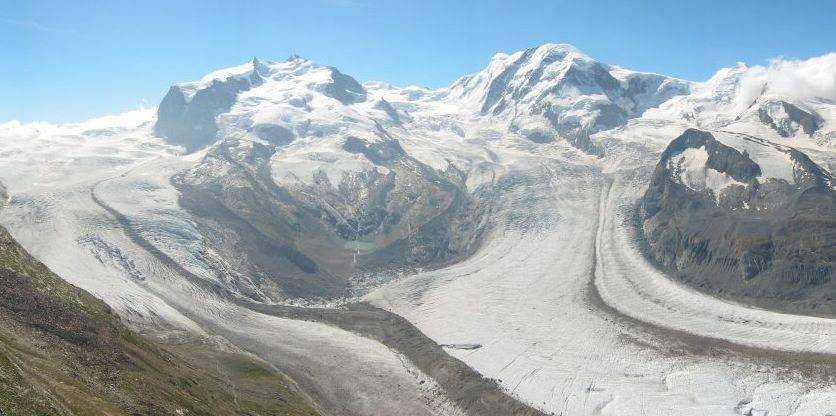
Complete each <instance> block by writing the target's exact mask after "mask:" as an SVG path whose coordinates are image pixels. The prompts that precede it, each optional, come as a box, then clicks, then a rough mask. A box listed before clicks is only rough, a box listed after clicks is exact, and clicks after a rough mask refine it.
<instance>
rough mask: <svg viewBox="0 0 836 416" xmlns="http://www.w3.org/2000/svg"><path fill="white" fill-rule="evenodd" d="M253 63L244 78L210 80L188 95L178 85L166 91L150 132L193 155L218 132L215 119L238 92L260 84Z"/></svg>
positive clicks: (256, 63) (255, 62) (232, 77)
mask: <svg viewBox="0 0 836 416" xmlns="http://www.w3.org/2000/svg"><path fill="white" fill-rule="evenodd" d="M257 66H258V62H257V61H253V67H254V68H253V71H252V72H251V73H250V75H249V76H246V77H235V76H230V77H228V78H226V79H223V80H213V81H212V82H211V83H210V84H209V85H208V86H207V87H205V88H202V89H198V90H197V91H196V92H194V94H193V95H191V96H189V95H188V94H187V93H186V92H184V90H183V89H182V88H180V87H178V86H176V85H175V86H172V87H171V88H169V90H168V93H167V94H166V95H165V97H164V98H163V100H162V102H161V103H160V107H159V108H158V110H157V123H156V124H155V125H154V133H155V134H156V135H158V136H161V137H164V138H166V140H167V141H168V142H169V143H171V144H174V145H178V146H183V147H185V148H186V152H189V153H191V152H193V151H195V150H199V149H201V148H204V147H206V146H208V145H210V144H212V143H213V142H214V141H215V139H216V135H217V133H218V126H217V124H216V123H215V117H217V116H218V114H221V113H225V112H227V111H229V109H230V108H231V107H232V105H233V104H234V103H235V99H236V97H237V96H238V94H239V93H240V92H242V91H246V90H249V89H250V88H252V87H253V86H256V85H258V84H259V83H261V77H260V75H259V74H258V72H257V71H256V68H257Z"/></svg>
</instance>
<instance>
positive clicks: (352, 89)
mask: <svg viewBox="0 0 836 416" xmlns="http://www.w3.org/2000/svg"><path fill="white" fill-rule="evenodd" d="M328 69H330V70H331V80H332V82H330V83H328V84H326V86H325V91H323V92H324V93H325V95H327V96H329V97H331V98H334V99H336V100H337V101H339V102H341V103H343V104H345V105H350V104H355V103H360V102H363V101H366V89H365V88H363V86H362V85H360V83H359V82H357V80H355V79H354V78H352V77H350V76H348V75H346V74H343V73H342V72H340V71H338V70H337V68H328Z"/></svg>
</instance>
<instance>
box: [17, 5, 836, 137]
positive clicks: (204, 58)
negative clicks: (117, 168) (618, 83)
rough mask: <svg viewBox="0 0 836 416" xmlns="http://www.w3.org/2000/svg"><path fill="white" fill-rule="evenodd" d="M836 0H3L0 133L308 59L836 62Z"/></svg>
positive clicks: (468, 65) (685, 69) (429, 70)
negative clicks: (520, 53) (536, 54)
mask: <svg viewBox="0 0 836 416" xmlns="http://www.w3.org/2000/svg"><path fill="white" fill-rule="evenodd" d="M834 16H836V2H834V1H827V0H821V1H796V2H785V1H782V2H779V1H763V0H761V1H751V0H737V1H735V0H725V1H716V0H701V1H688V2H685V1H682V2H676V1H664V0H647V1H642V0H634V1H626V0H624V1H605V0H597V1H594V2H583V1H563V0H557V1H530V0H514V1H511V0H507V1H493V0H484V1H452V0H448V1H433V0H425V1H398V0H388V1H386V0H382V1H378V0H299V1H259V0H244V1H203V2H191V1H176V0H169V1H148V0H144V1H95V0H89V1H77V2H69V1H38V0H27V1H21V0H0V39H2V40H0V54H1V56H2V57H3V59H2V63H0V96H2V99H1V100H0V122H2V121H5V120H10V119H18V120H21V121H32V120H46V121H52V122H67V121H80V120H84V119H87V118H90V117H93V116H98V115H105V114H112V113H118V112H122V111H127V110H132V109H136V108H139V106H140V105H141V104H142V103H145V105H146V106H155V105H156V104H157V103H158V102H159V100H160V99H161V98H162V96H163V95H164V94H165V92H166V91H167V89H168V86H169V85H171V84H172V83H175V82H182V81H188V80H193V79H196V78H199V77H201V76H202V75H203V74H205V73H207V72H210V71H212V70H215V69H219V68H224V67H229V66H233V65H237V64H240V63H243V62H245V61H247V60H249V59H251V58H252V57H253V56H259V57H262V58H265V59H271V60H282V59H285V58H287V57H288V56H290V55H292V54H299V55H302V56H304V57H307V58H309V59H312V60H314V61H316V62H318V63H320V64H324V65H333V66H336V67H338V68H340V70H341V71H343V72H345V73H348V74H350V75H352V76H354V77H355V78H357V79H358V80H360V81H366V80H381V81H387V82H390V83H393V84H396V85H407V84H415V85H422V86H427V87H440V86H446V85H449V84H450V83H451V82H452V81H454V80H455V79H456V78H458V77H459V76H462V75H464V74H468V73H472V72H475V71H478V70H480V69H482V68H483V67H484V66H486V65H487V63H488V61H489V60H490V58H491V57H492V56H493V55H494V54H495V53H496V52H500V51H501V52H513V51H517V50H521V49H525V48H528V47H532V46H536V45H539V44H542V43H547V42H551V43H571V44H573V45H575V46H577V47H578V48H580V49H581V50H583V51H584V52H586V53H587V54H589V55H591V56H592V57H593V58H596V59H598V60H599V61H602V62H606V63H611V64H618V65H621V66H624V67H627V68H630V69H635V70H642V71H652V72H659V73H663V74H666V75H672V76H677V77H680V78H685V79H690V80H697V81H699V80H704V79H707V78H708V77H710V76H711V74H713V73H714V72H715V71H716V70H717V69H718V68H720V67H723V66H730V65H734V64H735V63H736V62H738V61H743V62H746V63H748V64H765V63H766V62H767V61H768V59H770V58H773V57H778V56H783V57H786V58H809V57H812V56H818V55H822V54H824V53H827V52H832V51H834V50H836V25H834V24H833V17H834Z"/></svg>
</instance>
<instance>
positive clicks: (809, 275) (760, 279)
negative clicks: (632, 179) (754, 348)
mask: <svg viewBox="0 0 836 416" xmlns="http://www.w3.org/2000/svg"><path fill="white" fill-rule="evenodd" d="M742 140H747V141H748V142H747V143H754V144H757V145H759V146H767V144H766V142H758V141H757V139H756V138H743V139H742ZM689 149H690V151H689ZM694 150H699V151H703V150H704V151H705V153H707V158H705V157H704V156H703V157H704V159H701V162H702V161H704V166H699V167H697V168H696V169H697V171H699V172H702V175H705V179H704V181H705V182H704V183H703V184H702V186H700V184H695V183H694V173H693V172H694V169H695V168H694V166H693V163H694V162H693V160H691V161H689V160H688V159H687V157H688V156H687V155H689V154H695V153H694V152H693V151H694ZM774 150H775V151H776V152H782V153H784V154H785V155H786V156H788V157H787V160H788V162H787V163H791V164H792V169H793V170H792V180H787V179H788V178H785V179H777V178H769V177H765V173H764V170H765V169H764V168H763V167H762V166H760V165H759V164H758V163H756V162H755V161H754V160H753V159H752V158H751V157H750V156H749V154H748V153H747V152H746V151H745V150H744V151H739V150H738V149H736V148H734V147H730V146H729V145H726V144H724V143H722V142H720V141H719V140H717V139H716V138H715V137H714V135H712V134H710V133H707V132H703V131H699V130H694V129H689V130H687V131H686V132H685V133H683V134H682V135H681V136H680V137H678V138H677V139H675V140H674V141H673V142H671V143H670V145H669V146H668V148H667V149H666V150H665V152H664V153H663V154H662V157H661V160H660V161H659V164H658V165H657V166H656V169H655V171H654V173H653V176H652V179H651V182H650V185H649V187H648V189H647V192H646V193H645V195H644V197H643V199H642V200H641V203H640V207H639V212H638V215H639V218H638V219H639V221H640V223H641V224H640V225H641V227H642V229H643V231H644V236H645V238H646V243H647V244H646V249H647V254H648V255H649V257H651V258H652V259H653V260H655V261H656V262H657V263H658V264H660V265H661V266H662V267H664V268H666V269H668V270H669V271H670V272H671V274H672V275H674V276H675V277H676V278H677V279H679V280H681V281H683V282H686V283H688V284H690V285H692V286H694V287H697V288H699V289H702V290H704V291H706V292H709V293H711V294H714V295H720V296H725V297H729V298H733V299H739V300H743V301H746V302H751V303H754V304H757V305H760V306H763V307H768V308H775V309H779V310H782V311H790V312H803V313H813V314H827V315H833V314H836V301H835V300H834V299H836V282H834V273H835V272H836V193H834V191H833V188H832V184H833V182H832V181H833V179H832V177H831V176H830V174H829V173H828V172H826V171H824V170H823V169H822V168H820V167H819V166H818V165H816V164H815V163H813V162H812V161H811V160H810V159H809V158H808V157H807V156H806V155H805V154H803V153H801V152H799V151H797V150H793V149H789V148H780V149H779V148H775V149H774ZM775 154H778V153H775ZM689 164H691V166H690V167H689ZM723 181H725V182H723ZM712 182H713V183H712ZM718 183H725V186H723V187H720V186H718V185H717V184H718Z"/></svg>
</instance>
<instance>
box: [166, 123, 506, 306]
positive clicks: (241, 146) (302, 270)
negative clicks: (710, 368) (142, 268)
mask: <svg viewBox="0 0 836 416" xmlns="http://www.w3.org/2000/svg"><path fill="white" fill-rule="evenodd" d="M335 139H337V138H335ZM342 140H343V141H344V143H343V146H342V148H343V150H344V151H346V152H349V153H354V154H358V155H362V156H363V157H364V158H366V159H368V160H369V161H370V162H371V163H373V164H374V166H375V167H376V168H377V169H371V170H360V171H356V172H346V173H344V174H343V176H342V180H341V181H340V182H339V183H331V181H330V180H329V176H328V175H326V174H325V173H324V172H320V174H314V175H315V176H314V180H313V181H312V182H311V183H304V182H299V183H294V184H278V183H277V182H276V181H274V180H273V178H272V176H271V158H272V156H273V154H274V152H275V151H276V149H277V148H276V147H275V146H273V145H265V144H259V143H254V142H246V143H243V142H239V141H235V140H227V141H224V142H222V143H220V144H218V145H216V146H215V147H213V148H212V149H210V151H209V153H208V154H207V155H206V157H205V158H204V160H203V161H202V162H200V163H199V164H198V165H197V166H196V167H195V168H193V169H191V170H189V171H187V172H184V173H182V174H180V175H178V176H176V177H175V178H173V183H174V184H175V186H176V187H177V188H178V190H179V191H180V193H181V196H180V203H181V205H182V206H183V207H184V208H186V209H187V210H189V211H190V212H191V213H192V214H193V216H194V218H195V221H196V222H197V224H198V226H199V228H200V229H201V233H202V234H203V236H204V237H205V240H206V244H207V245H208V247H209V248H211V251H212V252H213V253H216V254H217V255H218V256H219V257H218V256H216V257H215V258H214V260H212V258H210V261H215V262H217V264H216V266H217V268H218V269H220V270H224V271H225V279H227V280H228V282H229V284H230V285H231V286H232V287H234V288H236V289H237V290H238V291H240V292H241V293H242V294H244V295H245V296H248V297H251V298H253V299H255V300H261V301H263V300H268V299H270V300H277V299H281V298H334V297H341V296H346V295H349V294H351V293H352V289H353V288H354V286H355V285H354V283H357V282H356V280H357V279H360V278H361V277H362V276H364V275H370V272H374V271H384V270H385V271H390V272H393V273H394V272H397V271H405V270H412V269H415V268H419V267H436V266H441V265H444V264H447V263H450V262H454V261H456V260H458V259H461V258H463V257H465V256H467V255H468V254H470V253H472V251H473V250H474V249H475V247H476V246H477V244H478V242H479V238H480V235H481V233H482V231H483V230H484V228H485V227H486V216H487V214H488V211H489V209H490V206H489V201H490V198H489V192H490V191H489V190H486V189H483V190H477V191H476V192H475V193H467V192H466V191H465V189H466V187H465V185H464V180H465V177H464V175H463V174H461V172H458V171H456V170H455V169H450V170H448V171H446V172H438V171H436V170H434V169H432V168H430V167H428V166H426V165H424V164H422V163H420V162H418V161H417V160H415V159H414V158H412V157H411V156H409V155H407V154H406V153H405V152H404V151H403V149H402V148H401V146H400V144H399V143H398V142H397V141H396V140H393V139H388V138H387V139H380V138H375V139H374V140H371V139H363V138H359V137H354V136H349V137H344V138H342ZM352 279H354V280H352Z"/></svg>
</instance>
